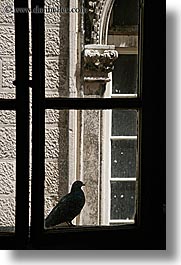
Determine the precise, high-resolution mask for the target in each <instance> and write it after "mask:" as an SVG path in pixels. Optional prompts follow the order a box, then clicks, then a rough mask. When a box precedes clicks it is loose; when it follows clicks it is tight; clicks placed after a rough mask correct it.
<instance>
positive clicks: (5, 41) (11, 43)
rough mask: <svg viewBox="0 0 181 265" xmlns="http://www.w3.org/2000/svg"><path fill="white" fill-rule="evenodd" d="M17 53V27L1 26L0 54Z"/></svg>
mask: <svg viewBox="0 0 181 265" xmlns="http://www.w3.org/2000/svg"><path fill="white" fill-rule="evenodd" d="M13 54H15V29H14V27H13V26H0V55H1V56H2V55H13Z"/></svg>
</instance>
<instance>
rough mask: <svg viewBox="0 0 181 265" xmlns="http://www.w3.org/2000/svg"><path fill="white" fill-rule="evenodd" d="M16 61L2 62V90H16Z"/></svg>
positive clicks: (4, 60)
mask: <svg viewBox="0 0 181 265" xmlns="http://www.w3.org/2000/svg"><path fill="white" fill-rule="evenodd" d="M14 80H15V59H3V61H2V88H13V89H14V88H15V87H14V85H13V81H14Z"/></svg>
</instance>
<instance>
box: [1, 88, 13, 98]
mask: <svg viewBox="0 0 181 265" xmlns="http://www.w3.org/2000/svg"><path fill="white" fill-rule="evenodd" d="M0 98H2V99H15V90H14V89H12V90H11V92H7V93H6V92H5V91H2V92H1V93H0Z"/></svg>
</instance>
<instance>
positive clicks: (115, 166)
mask: <svg viewBox="0 0 181 265" xmlns="http://www.w3.org/2000/svg"><path fill="white" fill-rule="evenodd" d="M136 154H137V140H112V141H111V177H112V178H135V177H136Z"/></svg>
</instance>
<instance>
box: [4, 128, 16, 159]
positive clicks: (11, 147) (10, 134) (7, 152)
mask: <svg viewBox="0 0 181 265" xmlns="http://www.w3.org/2000/svg"><path fill="white" fill-rule="evenodd" d="M15 157H16V132H15V128H6V127H5V128H0V159H3V158H9V159H12V158H15Z"/></svg>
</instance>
